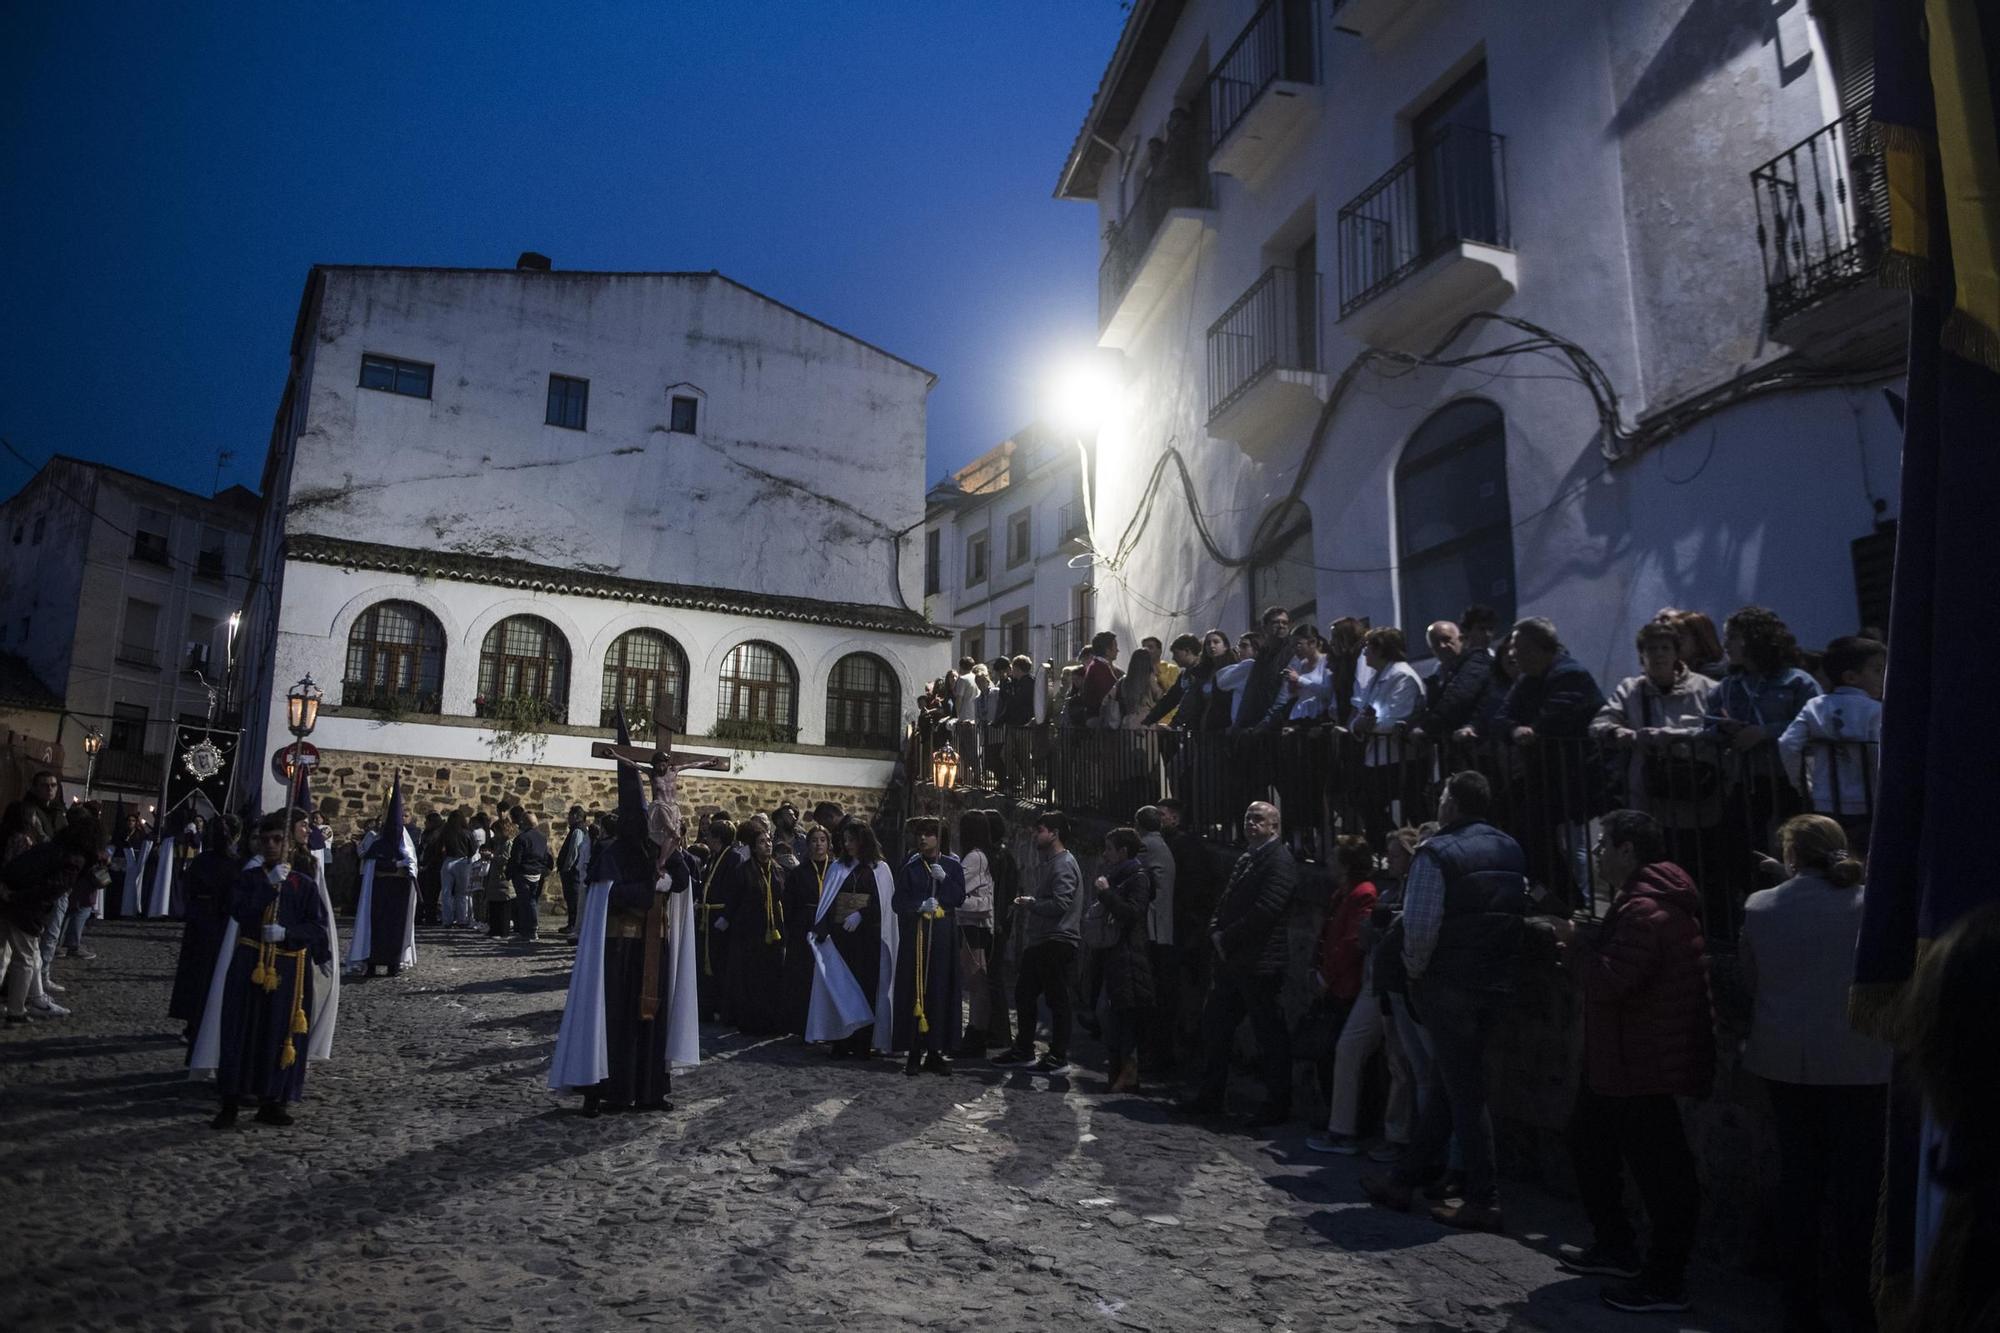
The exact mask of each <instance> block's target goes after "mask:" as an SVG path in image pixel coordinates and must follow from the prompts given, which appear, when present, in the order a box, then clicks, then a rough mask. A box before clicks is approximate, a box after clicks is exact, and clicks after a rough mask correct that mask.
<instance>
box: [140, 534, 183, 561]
mask: <svg viewBox="0 0 2000 1333" xmlns="http://www.w3.org/2000/svg"><path fill="white" fill-rule="evenodd" d="M132 558H133V559H134V560H143V561H145V562H146V563H147V564H149V565H167V566H171V565H172V564H173V563H174V558H173V556H172V555H170V554H169V553H168V551H167V539H166V537H165V536H163V535H161V534H160V533H157V532H146V531H144V530H141V531H139V532H135V533H133V534H132Z"/></svg>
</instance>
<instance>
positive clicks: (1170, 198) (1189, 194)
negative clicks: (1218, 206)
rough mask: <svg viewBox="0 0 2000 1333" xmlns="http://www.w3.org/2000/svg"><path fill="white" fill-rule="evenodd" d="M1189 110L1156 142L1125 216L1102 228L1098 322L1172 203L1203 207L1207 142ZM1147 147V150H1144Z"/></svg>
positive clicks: (1112, 307)
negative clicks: (1152, 154)
mask: <svg viewBox="0 0 2000 1333" xmlns="http://www.w3.org/2000/svg"><path fill="white" fill-rule="evenodd" d="M1177 114H1179V113H1177ZM1199 123H1203V122H1198V121H1196V120H1195V119H1194V118H1193V117H1192V116H1183V117H1182V118H1181V119H1178V120H1176V122H1175V128H1172V129H1170V130H1169V131H1168V134H1167V137H1166V138H1165V139H1162V140H1155V141H1154V142H1155V143H1157V144H1159V145H1160V146H1159V149H1158V154H1157V158H1156V160H1154V161H1153V163H1152V165H1151V167H1150V168H1149V170H1150V174H1149V175H1148V176H1147V177H1146V180H1145V183H1144V184H1142V185H1141V186H1140V187H1139V193H1138V194H1137V195H1135V196H1134V197H1133V199H1132V203H1131V206H1130V207H1128V208H1127V209H1126V210H1125V216H1124V217H1123V218H1121V219H1120V220H1119V221H1117V222H1115V223H1112V224H1111V225H1110V226H1109V227H1108V228H1106V229H1105V244H1104V259H1103V262H1102V263H1100V264H1099V265H1098V268H1097V323H1098V327H1099V328H1102V327H1104V326H1105V325H1107V324H1109V323H1110V322H1111V316H1112V314H1113V313H1114V312H1115V311H1116V310H1117V309H1118V303H1119V302H1120V301H1122V300H1123V299H1124V298H1125V293H1126V291H1127V290H1128V289H1129V288H1130V287H1131V286H1132V280H1133V279H1134V278H1136V277H1137V276H1138V275H1139V270H1140V268H1141V267H1143V266H1144V264H1145V262H1146V252H1147V251H1149V250H1151V249H1152V248H1153V239H1154V238H1155V237H1156V236H1158V235H1159V233H1160V225H1161V224H1162V223H1163V222H1165V221H1166V218H1167V214H1168V213H1170V212H1172V211H1173V210H1174V209H1176V208H1207V207H1208V206H1209V199H1208V148H1207V145H1206V144H1205V143H1204V142H1203V141H1202V135H1201V134H1200V133H1198V132H1197V131H1196V130H1195V129H1194V126H1195V125H1197V124H1199ZM1149 151H1151V150H1149Z"/></svg>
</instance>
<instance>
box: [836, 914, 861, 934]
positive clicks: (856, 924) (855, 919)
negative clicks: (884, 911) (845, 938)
mask: <svg viewBox="0 0 2000 1333" xmlns="http://www.w3.org/2000/svg"><path fill="white" fill-rule="evenodd" d="M840 928H841V929H842V930H845V931H856V930H859V929H861V913H859V912H849V913H848V914H847V915H846V916H845V917H844V918H842V920H841V923H840Z"/></svg>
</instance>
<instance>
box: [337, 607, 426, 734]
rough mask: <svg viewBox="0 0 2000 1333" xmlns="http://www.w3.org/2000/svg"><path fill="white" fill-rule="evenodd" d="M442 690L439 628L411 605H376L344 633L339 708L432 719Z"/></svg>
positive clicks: (422, 611) (424, 613)
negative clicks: (344, 661) (387, 711)
mask: <svg viewBox="0 0 2000 1333" xmlns="http://www.w3.org/2000/svg"><path fill="white" fill-rule="evenodd" d="M443 689H444V626H442V625H440V624H438V618H437V617H436V616H434V615H432V614H431V613H430V612H429V611H427V610H425V609H424V608H423V607H421V606H418V605H417V604H416V603H415V602H377V603H375V605H373V606H371V607H369V608H368V609H367V610H366V611H363V612H362V613H361V616H360V618H359V619H357V620H356V621H355V622H354V628H353V629H350V630H349V631H348V632H347V670H346V671H345V672H344V673H343V674H342V676H341V681H340V702H341V704H342V705H343V706H345V707H348V708H381V709H390V710H394V711H396V712H404V713H435V712H437V711H438V704H439V696H440V695H441V693H442V692H443Z"/></svg>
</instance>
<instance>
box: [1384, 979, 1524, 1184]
mask: <svg viewBox="0 0 2000 1333" xmlns="http://www.w3.org/2000/svg"><path fill="white" fill-rule="evenodd" d="M1411 999H1412V1001H1413V1005H1414V1007H1415V1009H1416V1012H1417V1013H1418V1015H1419V1016H1421V1017H1422V1019H1423V1024H1424V1031H1425V1032H1426V1033H1428V1034H1429V1036H1430V1039H1431V1072H1430V1080H1429V1084H1428V1086H1427V1087H1426V1089H1425V1092H1424V1095H1423V1096H1422V1097H1421V1098H1420V1099H1419V1100H1420V1101H1421V1102H1422V1104H1423V1110H1422V1112H1421V1114H1419V1115H1418V1117H1417V1132H1416V1134H1415V1135H1414V1136H1412V1137H1411V1139H1410V1147H1409V1150H1408V1151H1407V1152H1405V1153H1404V1154H1403V1160H1402V1161H1401V1162H1399V1163H1397V1165H1396V1172H1395V1174H1396V1179H1397V1180H1399V1181H1401V1182H1403V1183H1404V1184H1406V1185H1425V1184H1429V1183H1430V1182H1431V1181H1433V1180H1435V1179H1437V1178H1438V1176H1440V1175H1441V1174H1443V1172H1444V1169H1445V1164H1446V1158H1447V1155H1448V1153H1449V1152H1450V1149H1451V1143H1452V1139H1453V1137H1454V1136H1455V1137H1456V1138H1457V1140H1458V1146H1459V1150H1460V1152H1461V1153H1462V1154H1463V1156H1464V1158H1465V1193H1464V1196H1463V1197H1464V1199H1465V1201H1466V1202H1467V1203H1469V1204H1473V1205H1475V1206H1485V1205H1491V1204H1492V1203H1493V1201H1494V1183H1493V1120H1492V1117H1491V1116H1490V1115H1489V1114H1488V1113H1487V1109H1486V1047H1487V1046H1488V1044H1489V1043H1491V1041H1492V1039H1493V1027H1494V1024H1495V1023H1496V1022H1497V1021H1498V1019H1499V1016H1500V1011H1501V1009H1502V1008H1504V1007H1505V1005H1504V1004H1503V1002H1502V1000H1503V997H1500V996H1495V995H1489V994H1486V993H1484V992H1481V991H1474V990H1466V989H1464V988H1462V987H1458V986H1453V985H1451V984H1449V983H1447V982H1440V981H1432V980H1428V979H1426V980H1422V981H1418V982H1416V983H1415V984H1414V985H1413V987H1412V995H1411Z"/></svg>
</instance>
